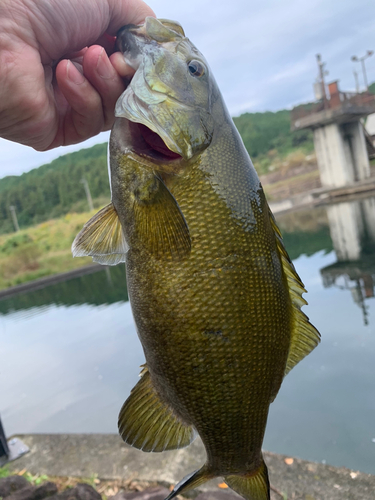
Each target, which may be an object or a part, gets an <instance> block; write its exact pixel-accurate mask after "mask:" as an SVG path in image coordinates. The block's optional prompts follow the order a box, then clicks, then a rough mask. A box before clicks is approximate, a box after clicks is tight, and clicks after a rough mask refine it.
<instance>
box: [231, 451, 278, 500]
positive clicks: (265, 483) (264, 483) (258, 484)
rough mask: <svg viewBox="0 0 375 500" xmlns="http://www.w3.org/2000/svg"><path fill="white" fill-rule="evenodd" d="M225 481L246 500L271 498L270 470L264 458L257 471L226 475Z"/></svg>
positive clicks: (266, 499)
mask: <svg viewBox="0 0 375 500" xmlns="http://www.w3.org/2000/svg"><path fill="white" fill-rule="evenodd" d="M224 481H225V482H226V484H227V485H228V486H229V487H230V488H232V490H234V491H235V492H236V493H238V494H239V495H241V496H242V497H244V498H245V499H246V500H270V483H269V480H268V470H267V465H266V464H265V463H264V461H263V459H262V463H261V465H260V467H259V468H258V469H257V470H256V471H254V472H250V473H248V474H243V475H241V476H234V475H233V476H225V477H224Z"/></svg>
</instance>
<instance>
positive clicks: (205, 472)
mask: <svg viewBox="0 0 375 500" xmlns="http://www.w3.org/2000/svg"><path fill="white" fill-rule="evenodd" d="M214 477H215V475H214V474H211V473H210V472H209V469H208V467H207V465H203V467H201V468H200V469H198V470H196V471H194V472H192V473H191V474H188V475H187V476H185V477H184V478H183V479H182V480H181V481H180V482H179V483H178V484H176V486H175V487H174V488H173V490H172V491H171V492H170V494H169V495H168V496H167V498H166V499H165V500H172V498H174V497H176V496H177V495H181V494H182V493H184V492H185V491H189V490H192V489H194V488H198V486H201V485H202V484H203V483H205V482H207V481H209V480H210V479H213V478H214Z"/></svg>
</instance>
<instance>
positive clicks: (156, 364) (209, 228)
mask: <svg viewBox="0 0 375 500" xmlns="http://www.w3.org/2000/svg"><path fill="white" fill-rule="evenodd" d="M118 44H119V47H120V49H121V51H122V52H123V53H124V56H125V59H126V61H127V62H128V63H129V64H132V65H133V66H134V68H135V69H136V73H135V76H134V78H133V80H132V83H131V85H130V86H129V87H128V89H127V90H126V91H125V92H124V94H123V95H122V96H121V97H120V99H119V101H118V104H117V106H116V114H117V116H118V118H117V120H116V123H115V125H114V127H113V130H112V134H111V140H110V149H109V152H110V177H111V189H112V203H111V204H110V205H109V206H108V207H105V208H104V209H103V210H101V211H100V212H99V213H98V214H97V215H96V216H95V217H94V218H93V219H91V221H89V222H88V223H87V224H86V225H85V227H84V228H83V230H82V231H81V233H80V234H79V235H78V236H77V238H76V240H75V242H74V244H73V254H74V255H77V256H78V255H92V256H93V258H94V260H96V261H98V262H101V263H103V264H117V263H119V262H122V261H124V262H126V270H127V281H128V291H129V297H130V301H131V305H132V310H133V314H134V319H135V322H136V325H137V330H138V333H139V337H140V340H141V342H142V345H143V349H144V353H145V357H146V362H147V364H146V365H145V367H144V369H143V371H142V374H141V379H140V381H139V382H138V384H137V385H136V386H135V388H134V389H133V391H132V393H131V395H130V397H129V398H128V400H127V401H126V402H125V404H124V406H123V408H122V410H121V412H120V416H119V430H120V434H121V436H122V437H123V439H124V440H125V441H126V442H127V443H129V444H131V445H132V446H135V447H136V448H139V449H143V450H144V451H163V450H170V449H176V448H181V447H184V446H187V445H189V444H190V443H191V442H192V441H193V440H194V438H195V437H196V435H197V434H199V436H200V437H201V439H202V441H203V444H204V446H205V449H206V452H207V461H206V464H204V465H203V467H202V468H201V469H199V470H198V471H196V472H195V473H193V474H190V475H189V476H187V477H186V478H185V479H184V480H183V481H182V482H181V483H179V484H178V485H177V486H176V487H175V489H174V490H173V492H172V493H171V495H170V497H169V498H172V497H174V496H175V495H177V494H179V493H181V492H183V491H185V490H187V489H190V488H194V487H196V486H199V485H200V484H202V483H203V482H205V481H207V480H208V479H211V478H213V477H216V476H222V477H224V480H225V482H226V483H227V484H228V485H229V486H230V487H231V488H232V489H234V490H235V491H236V492H238V493H239V494H240V495H242V496H243V497H244V498H246V499H248V500H266V499H269V483H268V475H267V467H266V465H265V463H264V461H263V458H262V452H261V447H262V441H263V436H264V432H265V427H266V422H267V416H268V410H269V405H270V403H271V402H272V401H273V400H274V398H275V397H276V395H277V393H278V390H279V388H280V385H281V383H282V380H283V377H284V376H285V374H286V373H287V372H288V371H289V370H290V369H291V368H293V366H295V365H296V364H297V363H298V362H299V361H300V360H301V359H302V358H303V357H304V356H306V355H307V354H308V353H309V352H310V351H311V350H312V349H313V348H314V347H315V346H316V345H317V344H318V342H319V333H318V332H317V331H316V330H315V328H314V327H313V326H312V325H311V324H310V323H309V322H308V318H307V317H306V316H305V315H304V313H302V312H301V310H300V308H301V306H302V305H304V304H306V302H305V300H304V299H303V298H302V293H303V292H305V290H304V288H303V284H302V283H301V280H300V278H299V277H298V275H297V273H296V271H295V269H294V267H293V264H292V263H291V262H290V260H289V257H288V255H287V253H286V251H285V249H284V246H283V243H282V239H281V235H280V232H279V230H278V228H277V226H276V223H275V220H274V218H273V216H272V214H271V212H270V210H269V207H268V205H267V202H266V199H265V197H264V193H263V190H262V187H261V184H260V182H259V179H258V176H257V174H256V172H255V170H254V167H253V165H252V163H251V160H250V158H249V156H248V154H247V151H246V149H245V147H244V145H243V143H242V140H241V138H240V136H239V134H238V132H237V130H236V128H235V126H234V124H233V122H232V119H231V118H230V116H229V113H228V111H227V109H226V107H225V104H224V102H223V100H222V97H221V94H220V91H219V89H218V87H217V85H216V83H215V80H214V78H213V76H212V74H211V72H210V69H209V67H208V65H207V62H206V61H205V59H204V57H203V56H202V55H201V54H200V52H199V51H198V50H197V49H196V48H195V47H194V45H193V44H192V43H191V42H190V41H189V40H188V39H187V38H186V37H185V35H184V33H183V30H182V28H181V26H180V25H178V24H177V23H174V22H172V21H166V20H156V19H154V18H147V19H146V23H145V24H144V25H142V26H138V27H135V26H129V27H125V28H123V29H122V30H121V31H120V33H119V36H118Z"/></svg>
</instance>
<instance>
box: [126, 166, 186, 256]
mask: <svg viewBox="0 0 375 500" xmlns="http://www.w3.org/2000/svg"><path fill="white" fill-rule="evenodd" d="M134 219H135V230H136V233H137V237H138V238H139V240H140V242H141V244H142V246H143V247H144V248H146V249H147V250H148V252H149V253H151V254H152V255H153V256H154V257H155V258H156V259H158V260H173V261H178V260H182V259H184V258H186V257H187V256H188V255H189V254H190V250H191V238H190V233H189V228H188V226H187V223H186V221H185V218H184V216H183V214H182V212H181V210H180V207H179V206H178V203H177V201H176V200H175V198H174V197H173V195H172V193H171V192H170V191H169V189H168V188H167V187H166V185H165V184H164V182H163V181H162V180H161V179H160V178H159V177H158V176H156V175H153V178H152V183H151V182H149V183H147V184H145V185H144V186H142V188H141V189H140V190H139V192H138V193H135V199H134Z"/></svg>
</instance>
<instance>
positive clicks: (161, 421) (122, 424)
mask: <svg viewBox="0 0 375 500" xmlns="http://www.w3.org/2000/svg"><path fill="white" fill-rule="evenodd" d="M118 426H119V432H120V435H121V437H122V439H123V440H124V441H125V442H126V443H127V444H129V445H131V446H134V447H135V448H138V449H139V450H143V451H155V452H160V451H164V450H175V449H177V448H184V447H185V446H188V445H189V444H190V443H192V442H193V441H194V439H195V438H196V436H197V433H196V431H195V429H194V428H193V427H191V426H188V425H186V424H185V423H184V422H182V421H181V420H180V419H179V418H178V417H177V416H176V415H175V414H174V413H173V411H172V409H171V408H169V406H167V405H166V404H165V403H164V402H163V401H162V400H161V399H160V397H159V395H158V394H157V392H156V390H155V389H154V386H153V384H152V380H151V377H150V373H149V371H148V369H147V367H146V368H144V369H143V370H142V372H141V379H140V381H139V382H138V383H137V384H136V386H135V387H134V388H133V390H132V392H131V394H130V396H129V398H128V399H127V400H126V401H125V403H124V405H123V407H122V409H121V411H120V414H119V420H118Z"/></svg>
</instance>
